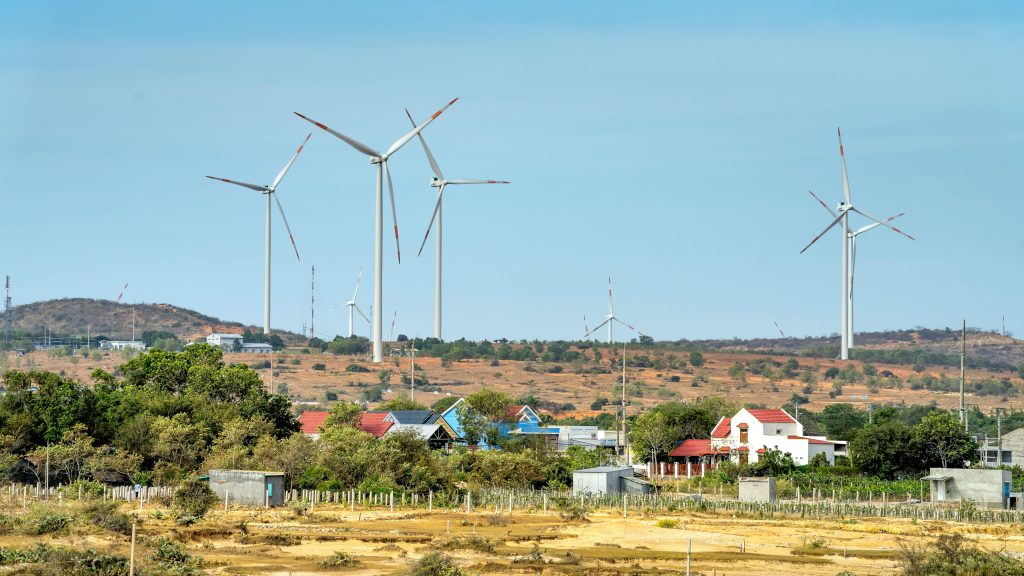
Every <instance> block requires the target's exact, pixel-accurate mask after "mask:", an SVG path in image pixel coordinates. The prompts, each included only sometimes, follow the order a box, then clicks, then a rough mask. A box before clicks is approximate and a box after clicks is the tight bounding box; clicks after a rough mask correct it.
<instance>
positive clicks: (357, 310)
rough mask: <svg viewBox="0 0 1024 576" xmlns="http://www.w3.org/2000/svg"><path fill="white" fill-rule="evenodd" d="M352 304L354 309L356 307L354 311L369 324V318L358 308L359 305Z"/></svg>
mask: <svg viewBox="0 0 1024 576" xmlns="http://www.w3.org/2000/svg"><path fill="white" fill-rule="evenodd" d="M352 306H354V307H355V309H356V312H359V315H360V316H362V317H363V320H366V323H367V324H370V319H369V318H367V317H366V314H363V311H362V309H361V308H359V305H358V304H353V305H352Z"/></svg>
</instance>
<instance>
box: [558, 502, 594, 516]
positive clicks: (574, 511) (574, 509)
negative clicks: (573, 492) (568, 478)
mask: <svg viewBox="0 0 1024 576" xmlns="http://www.w3.org/2000/svg"><path fill="white" fill-rule="evenodd" d="M587 514H588V511H587V507H586V506H584V505H582V504H580V503H579V501H578V500H576V499H575V498H564V499H562V501H561V502H559V503H558V515H559V516H561V517H562V520H568V521H572V522H585V521H586V520H587Z"/></svg>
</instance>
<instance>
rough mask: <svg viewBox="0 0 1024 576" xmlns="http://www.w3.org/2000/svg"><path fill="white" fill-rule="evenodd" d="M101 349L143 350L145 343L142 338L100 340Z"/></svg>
mask: <svg viewBox="0 0 1024 576" xmlns="http://www.w3.org/2000/svg"><path fill="white" fill-rule="evenodd" d="M100 349H101V350H145V349H146V343H145V342H143V341H142V340H101V341H100Z"/></svg>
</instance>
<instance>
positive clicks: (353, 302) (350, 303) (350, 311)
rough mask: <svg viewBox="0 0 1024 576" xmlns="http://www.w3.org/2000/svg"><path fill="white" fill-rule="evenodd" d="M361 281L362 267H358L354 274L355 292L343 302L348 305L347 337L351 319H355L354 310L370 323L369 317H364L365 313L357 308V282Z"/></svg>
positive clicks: (349, 332)
mask: <svg viewBox="0 0 1024 576" xmlns="http://www.w3.org/2000/svg"><path fill="white" fill-rule="evenodd" d="M362 281H363V269H362V268H360V269H359V275H358V276H356V290H355V292H353V293H352V299H351V300H349V301H348V302H345V306H348V337H349V338H351V337H352V334H353V330H352V324H353V320H355V316H354V314H355V313H356V312H358V313H359V315H360V316H362V317H363V320H366V323H367V324H370V319H369V318H367V317H366V314H363V311H362V310H361V309H360V308H359V305H358V304H356V298H357V297H358V296H359V284H360V283H361V282H362Z"/></svg>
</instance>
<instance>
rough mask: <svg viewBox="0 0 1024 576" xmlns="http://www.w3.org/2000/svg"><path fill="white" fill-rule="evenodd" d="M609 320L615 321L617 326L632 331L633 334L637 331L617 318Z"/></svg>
mask: <svg viewBox="0 0 1024 576" xmlns="http://www.w3.org/2000/svg"><path fill="white" fill-rule="evenodd" d="M610 320H615V321H616V322H618V323H619V324H622V325H623V326H625V327H626V328H629V329H630V330H632V331H634V332H636V331H637V330H636V328H634V327H632V326H630V325H629V324H627V323H625V322H623V321H622V320H619V319H618V318H610Z"/></svg>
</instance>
